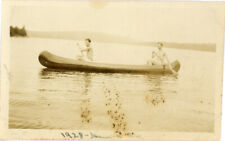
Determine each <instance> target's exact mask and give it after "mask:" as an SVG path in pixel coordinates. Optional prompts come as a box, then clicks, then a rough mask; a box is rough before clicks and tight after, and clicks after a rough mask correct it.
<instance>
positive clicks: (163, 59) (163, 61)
mask: <svg viewBox="0 0 225 141" xmlns="http://www.w3.org/2000/svg"><path fill="white" fill-rule="evenodd" d="M162 47H163V43H161V42H159V43H158V45H157V48H158V51H157V52H154V51H153V52H152V60H151V63H148V64H151V65H161V66H163V68H165V67H166V66H168V67H169V69H170V70H171V71H172V73H173V74H175V75H177V72H175V71H174V70H173V69H172V67H171V64H170V61H169V58H168V56H167V54H166V53H165V52H164V51H163V50H162Z"/></svg>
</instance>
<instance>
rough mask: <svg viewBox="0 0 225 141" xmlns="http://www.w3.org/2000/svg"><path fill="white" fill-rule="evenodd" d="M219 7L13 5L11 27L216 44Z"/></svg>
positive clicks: (213, 5) (182, 5)
mask: <svg viewBox="0 0 225 141" xmlns="http://www.w3.org/2000/svg"><path fill="white" fill-rule="evenodd" d="M216 6H217V5H216V4H210V3H208V4H202V3H201V4H200V3H195V4H193V3H178V2H174V3H160V2H158V3H157V2H102V3H97V2H71V1H68V2H64V3H60V2H59V3H49V4H45V3H41V4H30V5H29V4H26V5H23V4H22V5H14V6H11V17H10V20H11V21H10V23H11V25H14V26H15V25H17V26H20V27H21V26H23V25H25V27H26V29H27V30H36V31H88V32H102V33H108V34H113V35H118V36H125V37H130V38H134V39H140V40H145V41H167V42H190V43H215V42H216V39H217V36H218V35H217V32H218V29H219V28H221V27H220V26H221V25H222V22H223V21H221V17H220V12H221V10H219V8H216Z"/></svg>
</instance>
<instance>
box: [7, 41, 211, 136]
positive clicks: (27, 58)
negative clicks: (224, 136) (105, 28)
mask: <svg viewBox="0 0 225 141" xmlns="http://www.w3.org/2000/svg"><path fill="white" fill-rule="evenodd" d="M75 45H76V42H75V41H66V40H52V39H37V38H36V39H35V38H11V46H10V49H11V51H10V52H11V54H10V55H11V57H10V58H11V61H10V70H11V71H10V74H11V78H10V100H9V128H21V129H91V130H102V129H105V130H110V131H112V133H119V132H121V133H124V134H126V133H128V132H134V133H135V132H138V131H176V132H184V131H187V132H213V130H214V90H215V78H214V76H215V53H213V52H199V51H191V50H175V49H174V50H173V49H165V51H166V52H167V53H168V54H169V57H170V59H171V60H174V59H178V60H179V61H180V63H181V70H180V72H179V76H178V77H177V78H176V77H174V76H171V75H151V74H149V75H146V74H145V75H141V74H119V73H115V74H110V73H108V74H104V73H84V72H75V71H56V70H49V69H45V68H44V67H42V66H41V65H40V64H39V62H38V55H39V53H40V52H41V51H43V50H48V51H50V52H52V53H55V54H57V55H60V56H64V57H69V58H74V56H76V52H77V48H76V47H75ZM93 46H94V48H95V61H96V62H105V63H120V64H144V63H145V61H146V59H148V58H149V55H150V54H151V51H152V50H153V49H154V48H152V47H144V46H143V47H138V46H128V45H117V44H104V43H94V44H93Z"/></svg>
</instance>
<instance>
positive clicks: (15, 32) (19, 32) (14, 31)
mask: <svg viewBox="0 0 225 141" xmlns="http://www.w3.org/2000/svg"><path fill="white" fill-rule="evenodd" d="M14 36H22V37H26V36H27V32H26V29H25V27H22V28H18V27H17V26H16V27H13V26H10V37H14Z"/></svg>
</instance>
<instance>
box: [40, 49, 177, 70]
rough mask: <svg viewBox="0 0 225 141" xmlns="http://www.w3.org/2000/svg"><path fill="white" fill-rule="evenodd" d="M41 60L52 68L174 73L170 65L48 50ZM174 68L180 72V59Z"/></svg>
mask: <svg viewBox="0 0 225 141" xmlns="http://www.w3.org/2000/svg"><path fill="white" fill-rule="evenodd" d="M38 59H39V62H40V64H41V65H43V66H45V67H47V68H51V69H61V70H62V69H63V70H74V71H85V72H102V73H160V74H164V73H172V72H171V70H169V69H168V67H165V68H163V67H162V66H149V65H116V64H104V63H94V62H85V61H78V60H73V59H69V58H64V57H59V56H56V55H54V54H51V53H49V52H47V51H43V52H42V53H40V55H39V57H38ZM171 66H172V68H173V69H174V70H175V71H176V72H178V71H179V69H180V63H179V61H177V60H176V61H174V62H173V63H171Z"/></svg>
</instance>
